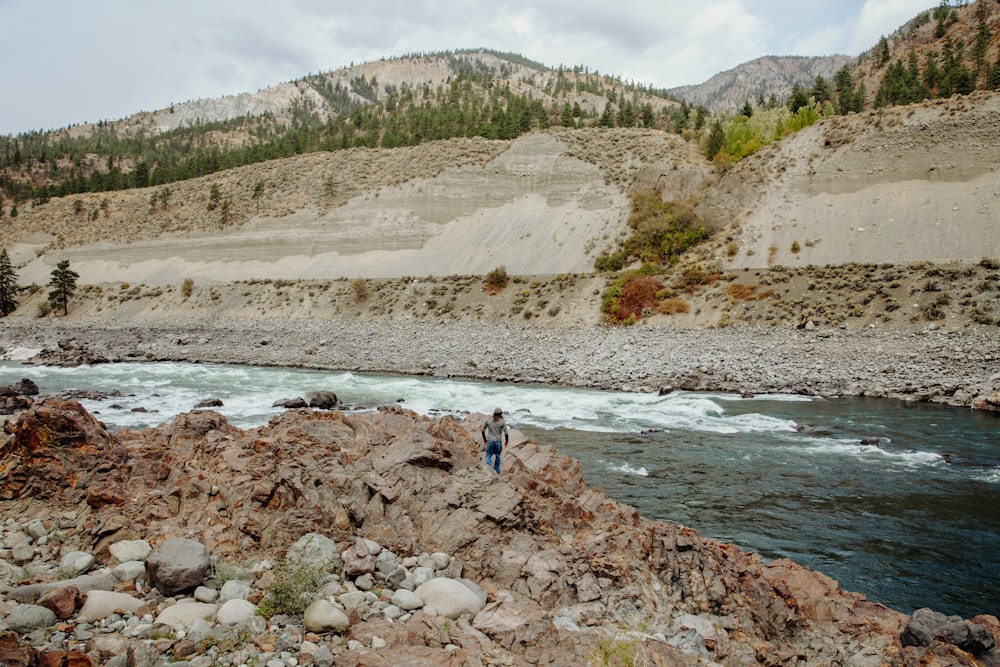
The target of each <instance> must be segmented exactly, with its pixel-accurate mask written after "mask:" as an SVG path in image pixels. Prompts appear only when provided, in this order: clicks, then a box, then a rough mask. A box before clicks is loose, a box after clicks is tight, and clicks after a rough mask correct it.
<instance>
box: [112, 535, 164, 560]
mask: <svg viewBox="0 0 1000 667" xmlns="http://www.w3.org/2000/svg"><path fill="white" fill-rule="evenodd" d="M108 551H110V552H111V557H112V558H113V559H114V560H115V562H117V563H124V562H127V561H133V560H137V561H143V562H145V561H146V559H147V558H149V556H150V554H152V553H153V547H151V546H149V542H147V541H146V540H122V541H120V542H115V543H114V544H112V545H111V546H110V547H109V548H108Z"/></svg>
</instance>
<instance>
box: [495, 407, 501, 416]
mask: <svg viewBox="0 0 1000 667" xmlns="http://www.w3.org/2000/svg"><path fill="white" fill-rule="evenodd" d="M493 414H495V415H502V414H503V410H501V409H500V408H497V409H496V410H494V411H493Z"/></svg>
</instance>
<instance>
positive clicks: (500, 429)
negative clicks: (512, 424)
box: [483, 417, 510, 442]
mask: <svg viewBox="0 0 1000 667" xmlns="http://www.w3.org/2000/svg"><path fill="white" fill-rule="evenodd" d="M501 436H503V441H504V442H507V438H508V437H510V429H508V428H507V422H505V421H504V419H503V417H501V418H500V419H494V418H492V417H490V418H489V419H487V420H486V423H485V424H483V437H484V438H486V440H487V442H499V441H500V439H501Z"/></svg>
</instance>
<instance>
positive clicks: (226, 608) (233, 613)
mask: <svg viewBox="0 0 1000 667" xmlns="http://www.w3.org/2000/svg"><path fill="white" fill-rule="evenodd" d="M256 615H257V605H255V604H254V603H252V602H250V601H248V600H241V599H238V598H237V599H235V600H228V601H226V602H225V603H224V604H223V605H222V606H221V607H219V610H218V611H217V612H215V619H216V620H217V621H218V622H219V623H221V624H222V625H239V624H240V623H245V622H247V621H249V620H250V619H252V618H253V617H254V616H256Z"/></svg>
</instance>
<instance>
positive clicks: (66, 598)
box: [38, 586, 80, 620]
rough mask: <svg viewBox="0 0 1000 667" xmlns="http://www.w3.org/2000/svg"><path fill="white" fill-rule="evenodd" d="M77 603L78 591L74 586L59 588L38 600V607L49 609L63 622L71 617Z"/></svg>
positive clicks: (78, 600) (78, 599) (78, 598)
mask: <svg viewBox="0 0 1000 667" xmlns="http://www.w3.org/2000/svg"><path fill="white" fill-rule="evenodd" d="M79 602H80V589H79V588H77V587H76V586H60V587H59V588H56V589H55V590H52V591H49V592H47V593H44V594H43V595H42V596H41V597H40V598H38V604H39V605H41V606H43V607H45V608H47V609H51V610H52V613H54V614H55V615H56V618H60V619H63V620H65V619H67V618H69V617H70V616H72V615H73V613H74V612H75V611H76V608H77V606H78V605H79Z"/></svg>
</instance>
